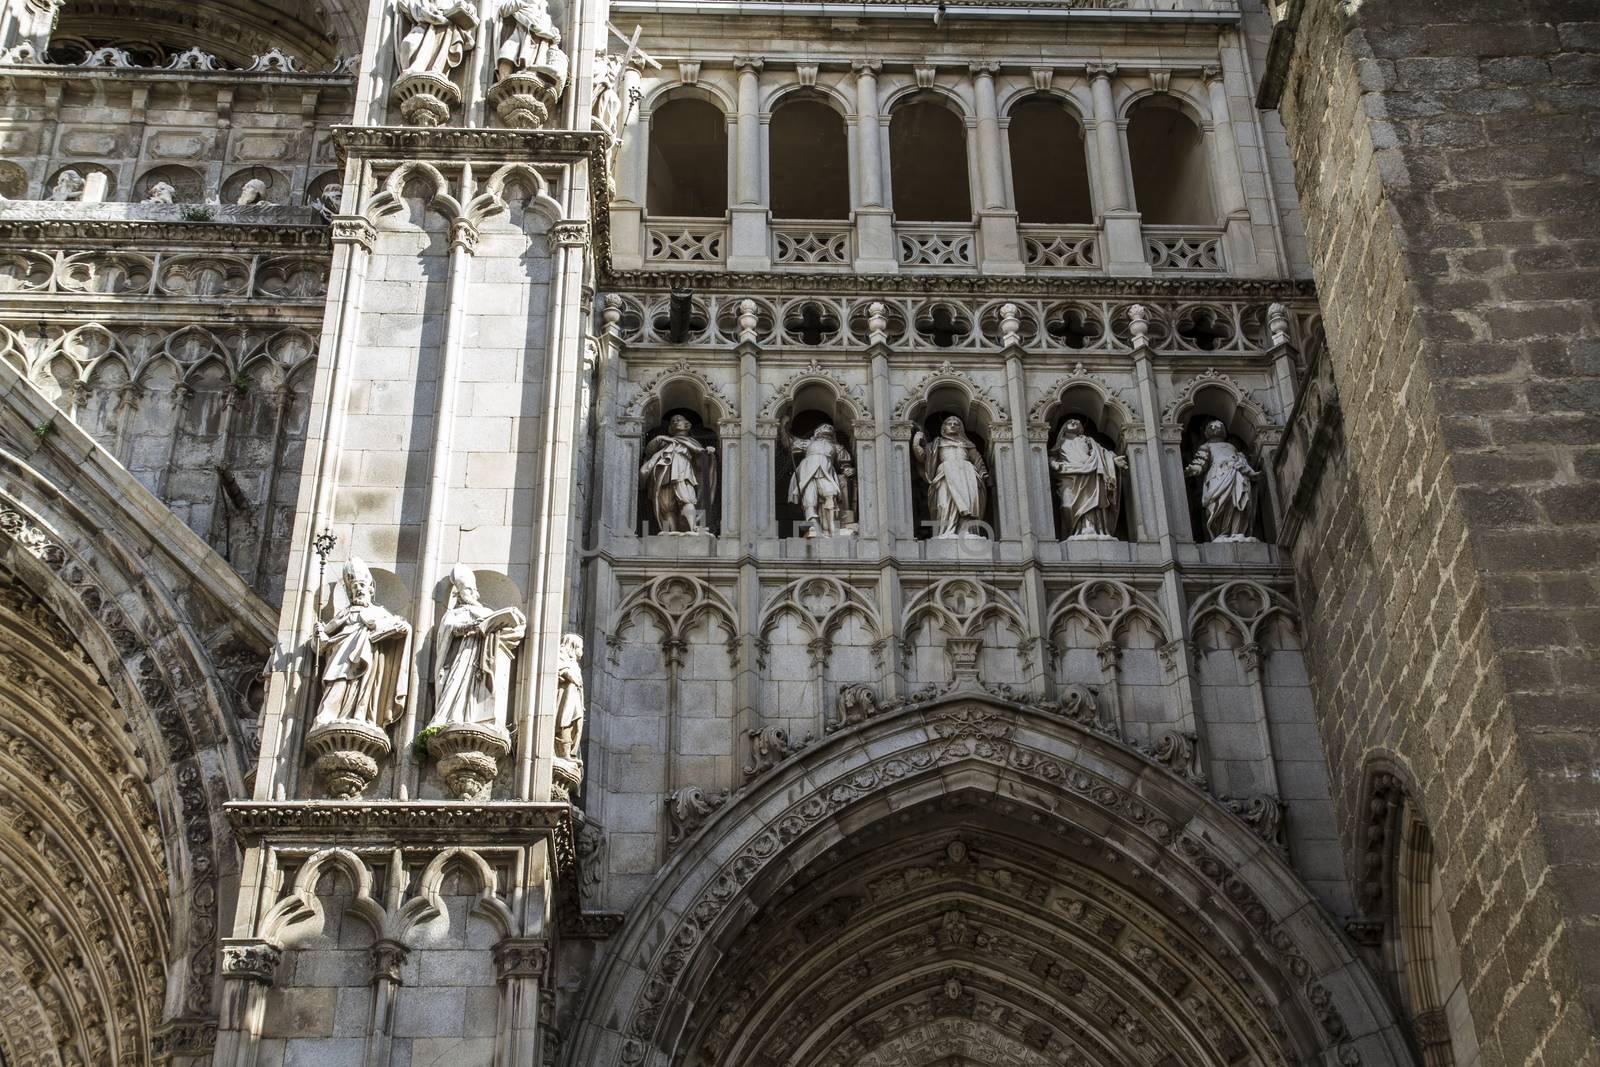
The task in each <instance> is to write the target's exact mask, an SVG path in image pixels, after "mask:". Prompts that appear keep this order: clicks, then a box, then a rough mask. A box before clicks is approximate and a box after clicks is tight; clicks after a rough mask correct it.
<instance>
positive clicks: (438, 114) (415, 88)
mask: <svg viewBox="0 0 1600 1067" xmlns="http://www.w3.org/2000/svg"><path fill="white" fill-rule="evenodd" d="M394 102H395V103H396V104H397V105H399V108H400V114H401V116H402V117H403V118H404V119H405V120H406V121H407V122H408V123H410V124H411V125H413V126H443V125H444V124H445V123H446V122H448V121H450V109H451V108H452V107H454V106H455V105H457V104H459V103H461V90H460V89H458V88H457V87H456V83H455V82H453V81H451V80H450V79H449V78H446V77H444V76H443V75H440V74H433V73H427V72H416V73H410V74H402V75H401V76H400V79H399V80H398V81H396V82H395V83H394Z"/></svg>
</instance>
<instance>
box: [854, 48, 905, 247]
mask: <svg viewBox="0 0 1600 1067" xmlns="http://www.w3.org/2000/svg"><path fill="white" fill-rule="evenodd" d="M851 68H852V69H853V70H854V71H855V72H856V161H857V167H858V173H857V175H856V187H857V188H858V189H859V190H860V206H859V207H858V208H857V209H856V270H857V271H860V272H863V273H865V272H874V271H876V272H883V271H894V270H897V269H898V267H899V260H898V258H897V257H896V256H895V253H894V213H893V212H891V211H890V210H889V208H888V207H887V206H886V205H885V203H884V197H883V187H884V173H883V118H882V116H881V115H879V114H878V74H879V72H880V71H882V70H883V63H882V61H881V60H876V59H858V60H856V61H855V62H854V63H853V64H851Z"/></svg>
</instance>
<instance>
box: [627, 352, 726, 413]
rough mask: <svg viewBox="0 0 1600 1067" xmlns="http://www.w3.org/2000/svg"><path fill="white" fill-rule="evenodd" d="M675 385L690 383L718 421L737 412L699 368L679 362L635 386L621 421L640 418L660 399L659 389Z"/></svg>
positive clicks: (717, 386)
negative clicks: (635, 388) (707, 403)
mask: <svg viewBox="0 0 1600 1067" xmlns="http://www.w3.org/2000/svg"><path fill="white" fill-rule="evenodd" d="M675 381H691V382H693V383H694V384H695V386H696V388H697V389H698V390H699V391H700V393H701V395H703V396H704V397H705V398H706V399H707V400H709V401H711V402H712V403H713V404H715V405H716V407H717V418H718V420H719V421H720V420H722V419H731V418H736V417H737V416H738V414H739V409H738V408H737V407H736V406H735V405H734V402H733V399H732V398H731V397H729V396H728V394H727V393H725V392H723V390H722V386H720V385H718V384H717V383H716V382H715V381H713V380H712V379H711V376H710V375H708V374H707V373H706V372H705V371H703V370H701V369H700V368H699V367H697V366H695V365H693V364H691V363H690V362H689V361H688V360H686V359H680V360H679V361H678V362H676V363H674V364H673V365H672V366H670V367H664V368H662V369H660V370H657V371H656V372H655V373H653V374H651V375H650V377H648V378H646V379H645V380H644V381H642V382H640V383H639V384H638V392H636V393H635V394H634V396H633V399H632V400H630V401H628V404H627V406H626V407H625V408H623V418H627V419H642V418H644V413H645V409H646V408H647V407H648V406H649V404H650V402H651V401H652V400H658V399H660V396H661V391H662V389H663V388H664V387H665V386H667V385H668V384H670V383H672V382H675Z"/></svg>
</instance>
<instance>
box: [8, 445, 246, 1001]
mask: <svg viewBox="0 0 1600 1067" xmlns="http://www.w3.org/2000/svg"><path fill="white" fill-rule="evenodd" d="M16 477H17V481H16V482H15V483H13V484H19V485H30V484H37V482H36V475H34V474H33V473H32V472H18V473H17V475H16ZM59 514H61V515H63V516H64V518H63V521H64V522H66V523H68V524H69V527H68V528H69V531H70V532H69V533H67V534H65V535H63V534H62V533H58V532H56V531H55V530H52V529H49V528H47V527H46V526H45V525H44V523H43V522H42V521H41V520H40V519H39V518H38V517H37V516H35V515H33V514H30V513H28V512H25V511H24V510H22V506H21V504H20V503H19V502H16V501H13V500H0V544H3V543H6V542H9V543H11V544H12V545H14V546H15V549H16V550H15V551H12V552H11V553H9V560H8V566H9V567H10V568H11V569H12V572H13V573H14V574H15V575H16V577H17V578H18V579H19V580H20V582H21V584H23V585H24V586H26V587H27V588H28V589H29V590H30V591H32V592H33V593H34V594H35V595H37V596H38V597H39V598H40V599H41V600H42V601H44V602H45V603H48V604H49V605H50V608H51V610H52V611H53V612H54V613H56V614H57V615H59V616H60V618H61V621H62V625H63V626H65V627H67V628H69V629H70V630H71V631H72V632H73V633H74V634H75V635H77V637H78V639H79V640H80V641H81V642H82V644H83V648H84V650H85V653H86V658H87V659H88V660H89V661H90V662H92V663H93V665H94V669H95V671H96V672H97V674H98V678H99V680H100V681H101V682H103V683H104V685H105V686H106V687H108V688H109V690H110V692H111V694H112V695H113V697H114V699H115V700H116V702H117V704H118V706H119V707H120V708H121V710H122V716H123V717H124V718H125V720H126V722H127V724H128V726H129V727H130V728H131V730H132V734H133V738H134V739H135V740H136V742H137V743H138V744H139V745H140V746H141V749H142V758H143V759H144V760H145V762H146V764H147V766H148V776H149V780H150V781H151V783H152V787H153V790H154V792H155V794H156V796H157V798H158V802H159V804H160V810H161V822H162V825H163V832H162V839H163V840H162V843H163V845H164V850H165V853H166V857H167V869H168V870H169V871H171V872H173V878H174V880H175V881H176V882H177V889H176V895H177V896H178V898H179V899H180V900H181V901H182V902H183V907H182V908H181V909H177V910H176V911H175V912H174V914H173V915H172V917H171V919H170V925H169V928H168V936H169V938H170V943H171V951H172V952H175V953H182V954H183V955H184V957H185V958H186V969H187V982H186V987H185V989H184V991H183V994H182V996H181V997H180V998H178V999H177V1001H176V1004H175V1005H174V1006H175V1007H176V1010H177V1012H179V1013H182V1014H205V1013H207V1012H208V1011H209V1010H210V1008H211V1000H212V989H213V978H214V976H215V974H216V965H217V963H216V961H217V949H216V937H217V896H216V886H217V884H218V880H219V879H221V878H223V877H224V876H225V875H226V873H227V871H228V869H229V868H231V867H232V865H233V863H234V862H235V861H234V854H233V851H232V845H231V843H229V842H227V841H226V840H225V839H224V838H222V837H221V836H220V835H221V833H222V832H224V831H225V827H224V826H223V824H222V821H221V819H220V818H219V817H217V816H216V815H215V814H214V813H213V810H212V804H213V799H214V798H215V797H217V796H219V795H226V794H228V793H230V792H232V791H233V789H234V788H235V786H234V785H233V784H230V781H228V780H219V779H221V777H222V775H224V774H232V775H237V774H238V773H239V772H238V766H239V756H238V753H237V751H236V750H234V749H233V747H232V745H233V744H234V742H235V739H236V738H237V736H238V735H237V731H236V729H235V728H234V727H231V726H230V723H231V722H233V721H235V713H234V712H233V711H232V710H231V708H229V704H228V701H229V699H230V698H229V697H228V696H226V695H224V694H225V690H224V688H223V686H222V685H221V684H220V681H219V679H218V678H217V677H216V674H215V671H214V669H213V667H212V666H211V665H210V664H211V663H212V662H214V661H216V660H217V659H218V658H219V657H221V658H227V657H229V656H231V655H233V654H234V651H235V649H234V647H233V645H234V642H235V641H236V640H237V639H238V635H236V634H234V633H233V632H232V631H229V630H228V629H227V627H226V625H224V626H223V627H221V628H219V629H218V630H217V631H216V632H209V633H208V634H207V637H208V639H209V641H210V642H211V647H210V650H209V651H208V652H207V653H206V654H204V655H202V654H201V653H200V652H199V651H198V649H197V648H196V646H195V645H194V644H193V643H192V642H193V640H194V638H195V636H196V635H195V634H194V633H193V632H192V629H191V622H190V620H189V619H188V617H187V616H185V615H184V614H183V613H182V612H180V611H179V610H177V609H176V608H175V607H174V606H173V605H172V604H170V603H169V602H168V601H166V600H165V599H163V593H162V592H161V590H160V589H159V588H158V585H159V583H158V582H156V581H153V580H152V575H151V573H150V571H149V569H148V566H147V565H145V564H140V565H135V564H134V563H133V561H131V560H129V559H127V558H126V557H124V556H123V555H121V553H120V550H119V549H118V548H116V547H115V545H114V543H113V539H110V538H107V536H106V531H105V530H104V529H100V528H96V529H95V530H94V531H93V532H92V534H84V533H82V532H80V531H78V530H76V529H75V528H72V527H71V526H70V523H71V522H72V516H74V515H76V510H75V509H73V508H63V509H62V511H61V512H60V513H59ZM69 546H70V547H69ZM135 574H136V575H137V577H130V575H135ZM258 654H263V653H258ZM225 708H228V709H229V710H226V711H225V710H224V709H225ZM202 754H204V758H201V756H202ZM232 781H233V782H237V778H234V779H232ZM163 963H164V961H163ZM167 1003H168V1004H169V1005H173V1004H174V1002H173V999H172V998H170V997H169V998H168V1001H167ZM169 1010H170V1009H169Z"/></svg>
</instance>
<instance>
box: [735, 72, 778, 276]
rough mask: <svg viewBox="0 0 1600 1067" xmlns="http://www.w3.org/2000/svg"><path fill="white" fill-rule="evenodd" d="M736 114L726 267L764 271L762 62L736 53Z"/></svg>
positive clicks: (767, 252) (767, 259)
mask: <svg viewBox="0 0 1600 1067" xmlns="http://www.w3.org/2000/svg"><path fill="white" fill-rule="evenodd" d="M733 64H734V67H735V68H737V69H738V71H739V105H738V106H739V113H738V124H737V127H736V128H737V133H736V135H735V137H734V140H735V141H736V142H737V143H736V145H735V153H736V154H735V156H734V194H733V206H732V207H731V208H729V219H730V223H731V226H732V232H731V233H730V234H729V241H728V269H729V270H766V269H767V268H768V267H770V266H771V265H772V253H771V249H770V248H769V237H768V234H767V221H768V220H767V205H766V204H765V203H764V202H763V197H762V195H761V185H762V182H761V169H762V168H761V156H762V152H761V68H762V65H763V64H762V61H761V60H760V59H758V58H755V57H751V56H739V57H736V58H735V59H734V61H733Z"/></svg>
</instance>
